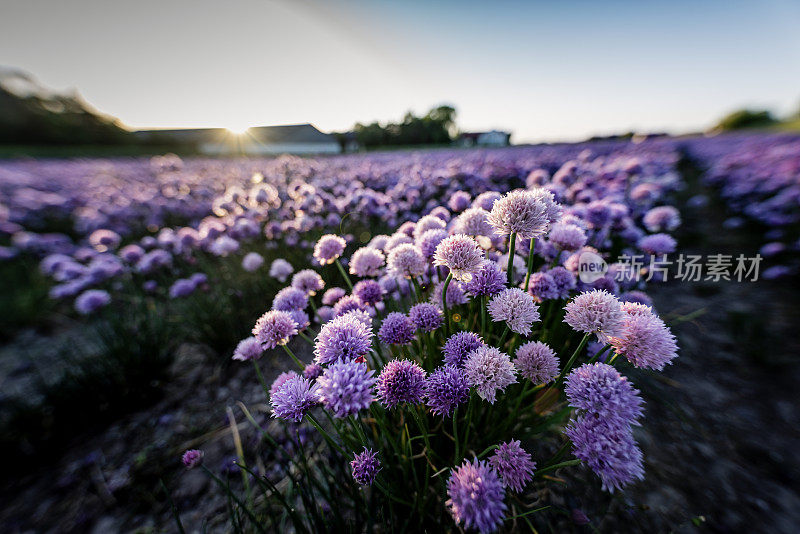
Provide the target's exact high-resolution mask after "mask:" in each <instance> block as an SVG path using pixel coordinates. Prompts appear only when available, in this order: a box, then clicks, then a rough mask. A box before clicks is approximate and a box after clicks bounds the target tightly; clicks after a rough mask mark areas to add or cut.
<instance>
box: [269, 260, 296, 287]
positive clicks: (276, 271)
mask: <svg viewBox="0 0 800 534" xmlns="http://www.w3.org/2000/svg"><path fill="white" fill-rule="evenodd" d="M293 272H294V268H293V267H292V265H291V264H290V263H289V262H288V261H286V260H284V259H282V258H278V259H277V260H275V261H273V262H272V264H271V265H270V266H269V275H270V276H271V277H272V278H275V279H277V280H278V281H279V282H281V283H284V282H286V280H287V279H288V278H289V276H290V275H291V274H292V273H293Z"/></svg>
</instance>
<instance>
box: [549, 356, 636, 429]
mask: <svg viewBox="0 0 800 534" xmlns="http://www.w3.org/2000/svg"><path fill="white" fill-rule="evenodd" d="M564 391H565V392H566V394H567V400H568V401H569V405H570V406H572V407H573V408H578V409H579V410H583V411H584V412H586V413H588V414H590V415H593V416H597V417H600V418H602V419H605V420H609V421H610V420H616V421H619V422H620V423H625V424H635V423H636V420H637V419H638V418H639V417H641V415H642V399H641V397H639V391H638V390H637V389H635V388H634V387H633V386H632V385H631V383H630V382H628V379H627V378H625V377H624V376H622V375H621V374H619V372H618V371H617V370H616V369H614V368H613V367H611V366H610V365H608V364H605V363H599V362H598V363H594V364H588V363H585V364H583V365H582V366H580V367H578V368H577V369H573V371H572V372H571V373H570V374H569V375H567V381H566V385H565V387H564Z"/></svg>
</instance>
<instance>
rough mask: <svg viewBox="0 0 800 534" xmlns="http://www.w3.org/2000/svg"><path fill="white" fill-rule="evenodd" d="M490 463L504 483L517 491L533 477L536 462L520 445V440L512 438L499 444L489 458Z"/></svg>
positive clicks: (523, 487)
mask: <svg viewBox="0 0 800 534" xmlns="http://www.w3.org/2000/svg"><path fill="white" fill-rule="evenodd" d="M489 465H491V466H492V467H493V468H494V470H495V471H496V472H497V474H498V475H500V479H501V480H502V482H503V485H504V486H506V487H507V488H509V489H511V490H512V491H515V492H517V493H519V492H521V491H522V490H523V489H525V486H526V485H527V484H528V482H530V481H531V479H532V478H533V471H534V470H535V469H536V462H534V461H533V460H532V459H531V455H530V454H529V453H528V452H526V451H525V449H523V448H522V447H521V446H520V442H519V440H513V439H512V440H511V441H507V442H505V443H501V444H500V445H498V447H497V449H495V451H494V454H493V455H492V456H491V457H490V458H489Z"/></svg>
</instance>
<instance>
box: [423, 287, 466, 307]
mask: <svg viewBox="0 0 800 534" xmlns="http://www.w3.org/2000/svg"><path fill="white" fill-rule="evenodd" d="M443 287H444V282H438V283H437V284H436V285H434V286H433V291H432V292H431V298H430V302H431V304H433V305H434V306H436V307H437V308H442V288H443ZM466 303H467V296H466V295H465V294H464V288H463V287H462V286H461V284H460V283H459V282H450V285H449V286H447V307H448V308H453V307H454V306H458V305H459V304H466Z"/></svg>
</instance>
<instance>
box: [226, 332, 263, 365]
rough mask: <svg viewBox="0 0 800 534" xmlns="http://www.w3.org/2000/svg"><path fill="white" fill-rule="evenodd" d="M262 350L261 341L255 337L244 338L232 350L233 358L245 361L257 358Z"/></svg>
mask: <svg viewBox="0 0 800 534" xmlns="http://www.w3.org/2000/svg"><path fill="white" fill-rule="evenodd" d="M263 352H264V350H263V349H262V348H261V343H259V342H258V340H257V339H256V338H255V337H252V336H251V337H247V338H244V339H243V340H241V341H240V342H239V344H238V345H236V349H235V350H234V351H233V359H234V360H239V361H242V362H246V361H248V360H257V359H259V358H261V354H262V353H263Z"/></svg>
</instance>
